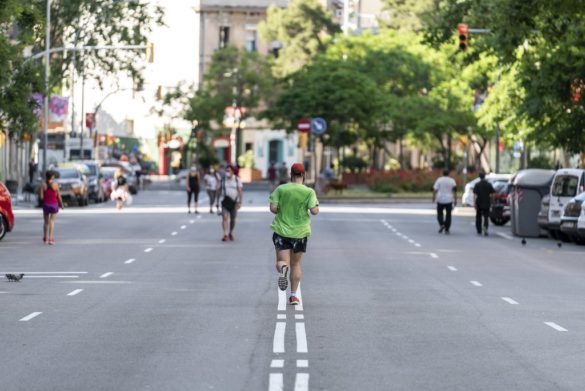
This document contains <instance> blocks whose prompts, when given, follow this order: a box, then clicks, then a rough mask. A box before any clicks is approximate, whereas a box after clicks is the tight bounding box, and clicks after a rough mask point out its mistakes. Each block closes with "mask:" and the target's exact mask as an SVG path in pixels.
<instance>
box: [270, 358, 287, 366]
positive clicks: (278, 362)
mask: <svg viewBox="0 0 585 391" xmlns="http://www.w3.org/2000/svg"><path fill="white" fill-rule="evenodd" d="M270 368H284V360H272V361H271V362H270Z"/></svg>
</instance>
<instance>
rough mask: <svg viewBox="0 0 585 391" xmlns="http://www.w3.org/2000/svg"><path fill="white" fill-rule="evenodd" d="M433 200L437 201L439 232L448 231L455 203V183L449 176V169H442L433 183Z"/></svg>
mask: <svg viewBox="0 0 585 391" xmlns="http://www.w3.org/2000/svg"><path fill="white" fill-rule="evenodd" d="M433 202H436V203H437V221H438V222H439V233H443V232H445V233H446V234H448V233H449V230H450V229H451V212H452V211H453V207H455V205H457V183H455V180H454V179H453V178H451V177H450V176H449V170H445V171H443V176H442V177H440V178H438V179H437V180H436V181H435V184H434V185H433Z"/></svg>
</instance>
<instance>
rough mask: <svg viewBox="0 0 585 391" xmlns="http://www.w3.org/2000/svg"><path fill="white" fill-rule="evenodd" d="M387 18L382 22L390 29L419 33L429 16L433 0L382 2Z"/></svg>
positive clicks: (392, 0)
mask: <svg viewBox="0 0 585 391" xmlns="http://www.w3.org/2000/svg"><path fill="white" fill-rule="evenodd" d="M383 3H384V10H385V11H386V13H387V14H388V17H387V18H385V19H384V20H382V22H383V23H384V25H385V26H386V27H388V28H390V29H394V30H401V31H420V30H422V29H423V27H424V25H425V20H426V19H428V17H429V16H430V14H431V12H430V11H431V10H432V5H433V0H384V1H383Z"/></svg>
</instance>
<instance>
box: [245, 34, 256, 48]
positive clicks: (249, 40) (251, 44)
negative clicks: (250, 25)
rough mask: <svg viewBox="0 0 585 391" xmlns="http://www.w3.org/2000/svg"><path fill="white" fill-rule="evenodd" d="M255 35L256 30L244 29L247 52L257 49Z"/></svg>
mask: <svg viewBox="0 0 585 391" xmlns="http://www.w3.org/2000/svg"><path fill="white" fill-rule="evenodd" d="M257 35H258V34H257V33H256V30H246V50H247V51H248V52H255V51H256V50H257V48H256V40H257Z"/></svg>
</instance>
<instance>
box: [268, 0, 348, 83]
mask: <svg viewBox="0 0 585 391" xmlns="http://www.w3.org/2000/svg"><path fill="white" fill-rule="evenodd" d="M340 31H341V29H340V27H339V25H337V24H335V23H334V22H333V19H332V15H331V13H330V12H329V11H327V10H326V9H325V8H324V7H323V5H322V4H321V3H320V2H319V1H318V0H293V1H291V2H290V3H289V5H288V6H287V7H286V8H279V7H277V6H276V5H271V6H270V7H269V8H268V10H267V16H266V21H265V22H263V23H261V24H260V33H261V34H262V37H263V38H264V39H265V40H266V41H267V42H275V43H276V42H278V44H279V45H281V46H282V48H281V49H280V50H278V57H277V58H275V60H274V72H275V74H276V75H278V76H286V75H289V74H291V73H293V72H295V71H297V70H299V69H301V68H302V67H303V66H305V65H306V64H308V63H310V62H311V60H312V59H313V58H314V57H315V55H317V53H322V52H324V51H325V49H326V48H327V45H328V43H329V42H330V40H331V37H332V36H334V35H335V34H337V33H338V32H340Z"/></svg>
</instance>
